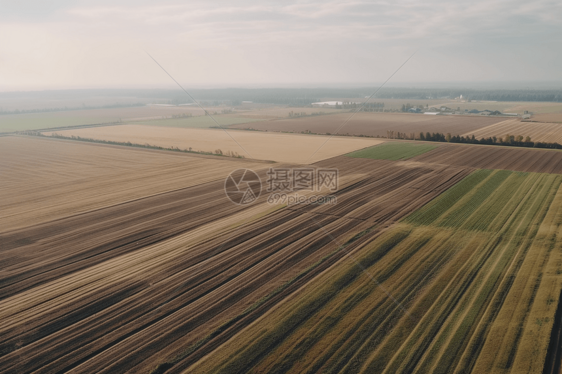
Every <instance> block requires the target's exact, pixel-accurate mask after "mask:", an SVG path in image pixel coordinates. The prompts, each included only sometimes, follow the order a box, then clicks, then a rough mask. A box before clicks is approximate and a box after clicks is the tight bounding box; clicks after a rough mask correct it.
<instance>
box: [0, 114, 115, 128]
mask: <svg viewBox="0 0 562 374" xmlns="http://www.w3.org/2000/svg"><path fill="white" fill-rule="evenodd" d="M59 113H60V112H53V113H33V114H17V115H3V116H0V132H12V131H25V130H40V129H49V128H54V127H67V126H80V125H93V124H102V123H113V122H116V121H119V118H116V117H103V116H100V117H83V116H69V115H66V116H60V115H58V114H59ZM63 113H64V114H67V113H68V112H63Z"/></svg>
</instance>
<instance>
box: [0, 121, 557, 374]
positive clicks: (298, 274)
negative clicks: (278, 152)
mask: <svg viewBox="0 0 562 374" xmlns="http://www.w3.org/2000/svg"><path fill="white" fill-rule="evenodd" d="M139 127H142V126H139ZM180 130H183V129H180ZM248 134H250V135H253V134H254V133H248ZM258 135H261V136H264V137H267V136H270V135H271V134H258ZM287 136H289V135H287ZM297 138H303V139H309V138H310V139H322V137H320V136H304V135H302V136H291V139H297ZM167 139H171V138H167ZM254 139H262V138H254ZM275 139H281V138H277V137H275ZM344 140H347V139H344ZM349 140H354V139H349ZM417 143H418V142H411V143H403V144H414V145H418V144H417ZM271 144H273V143H269V144H258V145H259V146H260V147H263V148H267V147H268V146H269V147H270V148H271V147H272V145H271ZM399 144H401V142H393V143H392V145H393V146H392V147H390V148H388V147H385V148H383V150H385V152H384V154H382V155H375V156H376V157H373V158H393V159H404V158H406V157H402V156H401V153H400V152H402V151H404V150H405V151H407V154H408V157H409V156H414V155H415V154H417V156H415V157H412V158H409V159H407V160H406V161H392V160H385V159H365V158H354V157H348V156H342V155H340V156H337V157H332V158H327V159H324V160H321V161H319V162H316V163H315V164H313V165H311V167H312V168H337V169H338V170H339V189H338V191H337V192H335V193H334V195H335V197H336V198H337V203H336V204H323V205H317V204H303V205H290V206H285V205H280V204H277V205H273V204H269V203H267V198H268V194H267V193H263V194H262V195H261V196H260V197H259V199H258V200H257V201H256V202H254V203H253V204H250V205H242V206H241V205H235V204H233V203H232V202H230V201H229V200H228V199H227V197H226V195H225V190H224V188H225V178H226V177H227V175H228V174H229V173H230V172H231V171H234V170H236V169H240V168H251V169H253V170H254V171H256V172H257V174H258V175H259V177H260V178H261V180H262V181H265V180H266V179H267V173H268V169H269V168H270V167H272V166H273V167H291V166H292V164H273V163H264V162H258V161H251V160H243V159H234V158H226V157H214V156H196V155H191V154H183V153H173V152H166V151H152V150H141V149H135V148H131V147H116V146H105V145H99V144H93V143H85V142H79V141H66V140H54V139H44V138H34V137H6V138H0V155H1V156H2V157H1V158H0V171H1V181H0V183H1V184H0V198H1V199H0V204H4V205H3V206H2V209H1V210H0V211H1V212H2V217H1V218H0V219H1V225H0V256H1V258H0V259H1V261H0V320H1V321H2V323H1V324H0V372H2V373H27V372H39V373H51V372H72V373H121V372H128V373H138V372H141V373H150V372H152V373H164V372H165V373H167V374H170V373H197V372H201V373H247V372H267V373H317V372H329V373H336V372H337V373H398V372H399V373H402V372H404V373H428V372H431V373H502V374H503V373H521V372H526V373H535V372H544V373H548V374H551V373H553V372H554V368H558V367H560V365H561V363H560V354H559V347H560V341H561V338H560V336H561V334H560V326H561V325H562V320H561V318H562V312H561V310H562V300H561V295H562V293H561V292H560V290H561V289H562V243H561V242H560V240H558V238H559V237H560V236H561V235H562V175H557V174H562V152H557V151H547V150H534V149H524V148H509V147H496V146H476V145H451V144H439V146H438V147H437V148H436V149H432V150H429V151H427V152H426V153H423V154H420V152H417V151H419V150H417V151H416V152H414V150H413V149H412V147H411V146H410V147H405V148H403V149H402V150H401V149H400V148H399V147H398V146H399ZM419 144H420V145H422V146H423V145H424V144H426V145H430V146H433V145H437V143H421V142H420V143H419ZM396 147H398V148H396ZM423 150H424V151H425V150H427V149H425V148H424V149H423ZM331 152H334V153H332V154H337V152H335V151H334V150H332V151H331ZM307 155H308V153H307ZM301 156H302V155H301ZM369 156H373V154H372V152H371V151H369ZM295 157H296V156H295ZM301 159H302V158H301ZM477 169H480V170H477ZM492 169H507V170H492ZM510 170H515V171H510ZM528 171H538V172H539V173H535V172H528ZM547 173H551V174H547Z"/></svg>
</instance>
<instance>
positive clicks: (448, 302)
mask: <svg viewBox="0 0 562 374" xmlns="http://www.w3.org/2000/svg"><path fill="white" fill-rule="evenodd" d="M561 182H562V177H561V176H558V175H547V174H533V173H517V172H509V171H491V170H481V171H477V172H475V173H473V174H471V175H470V176H469V177H467V178H465V179H464V180H463V181H462V182H461V183H459V184H457V185H456V186H454V187H452V188H451V189H449V190H448V191H447V192H445V193H443V194H442V195H441V196H440V197H439V198H437V199H435V200H434V201H433V202H432V203H430V204H428V205H426V206H425V207H424V208H422V209H421V210H419V211H417V212H415V213H414V214H412V215H410V216H409V217H408V218H406V219H405V220H404V221H403V222H402V223H401V224H398V225H395V226H393V227H392V228H391V229H390V230H388V231H386V232H385V233H384V234H382V235H380V236H378V237H376V238H373V239H374V240H372V241H368V242H362V244H361V245H359V246H357V247H354V251H353V252H352V253H351V254H350V255H349V256H347V257H345V258H343V259H342V260H341V261H340V263H339V264H337V266H334V267H333V268H331V269H330V271H328V272H326V273H325V274H322V275H321V276H319V277H318V278H317V279H315V280H314V281H313V282H311V283H310V284H309V285H308V286H307V287H306V288H302V289H301V290H299V292H298V293H297V294H295V295H294V296H293V297H292V298H291V300H290V301H289V302H287V303H284V304H280V305H279V306H277V307H275V308H274V309H273V310H272V311H271V313H269V314H268V315H266V316H265V317H264V318H263V319H261V320H259V321H258V322H257V323H255V324H254V325H252V326H249V327H248V328H247V329H246V330H245V331H244V332H243V333H241V334H239V335H238V336H236V337H235V338H233V339H232V340H230V341H229V342H228V343H227V344H225V345H223V346H222V347H220V348H219V349H217V350H216V351H215V352H213V354H211V355H210V356H207V357H206V358H205V359H204V360H202V361H200V362H199V363H197V364H196V365H192V366H189V365H188V364H187V363H185V364H184V363H182V362H180V363H178V364H177V366H176V367H173V368H172V370H171V371H170V373H176V372H180V370H186V371H185V372H190V373H219V372H220V373H246V372H264V373H265V372H267V373H318V372H329V373H469V372H470V373H521V372H525V373H541V372H543V367H544V365H545V357H546V356H547V350H548V347H549V338H550V335H551V334H550V331H551V329H552V326H553V324H554V323H553V322H554V317H555V315H556V309H557V305H558V303H559V294H560V288H561V287H562V276H560V271H561V270H560V269H561V264H562V243H560V242H559V241H557V239H556V238H557V237H558V235H560V226H561V225H562V192H561V190H560V185H561Z"/></svg>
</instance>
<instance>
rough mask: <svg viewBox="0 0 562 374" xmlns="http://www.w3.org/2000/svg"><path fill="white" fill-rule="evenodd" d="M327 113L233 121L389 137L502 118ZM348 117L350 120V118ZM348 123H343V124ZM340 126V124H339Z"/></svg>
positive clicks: (455, 131) (460, 128) (456, 131)
mask: <svg viewBox="0 0 562 374" xmlns="http://www.w3.org/2000/svg"><path fill="white" fill-rule="evenodd" d="M350 116H351V113H340V114H330V115H324V116H312V117H301V118H293V119H279V120H272V121H264V122H253V123H247V124H240V125H232V126H230V127H232V128H239V129H255V130H261V131H282V132H295V133H301V132H312V133H317V134H335V133H336V132H337V134H341V135H346V134H347V135H366V136H376V137H386V136H387V135H388V134H387V131H389V130H390V131H395V132H401V133H406V134H410V133H415V134H416V135H417V134H419V133H420V132H424V133H425V132H440V133H444V134H445V133H451V134H452V135H460V134H464V133H466V132H469V131H475V130H478V129H480V128H482V127H486V126H489V125H492V124H494V123H497V122H500V121H502V119H501V118H493V117H483V116H482V117H479V116H432V115H424V114H409V113H367V112H358V113H357V114H355V115H354V116H353V117H352V118H351V119H349V118H350ZM348 119H349V121H348ZM343 123H345V126H344V127H341V125H342V124H343ZM340 127H341V128H340Z"/></svg>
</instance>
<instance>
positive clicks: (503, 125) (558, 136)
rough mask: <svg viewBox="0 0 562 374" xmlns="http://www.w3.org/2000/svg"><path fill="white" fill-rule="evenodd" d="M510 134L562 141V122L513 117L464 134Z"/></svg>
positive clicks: (541, 140) (484, 136)
mask: <svg viewBox="0 0 562 374" xmlns="http://www.w3.org/2000/svg"><path fill="white" fill-rule="evenodd" d="M508 134H509V135H513V136H518V135H521V136H523V138H526V137H527V136H529V137H530V138H531V141H533V142H545V143H562V123H545V122H523V121H520V120H519V119H511V120H507V121H502V122H499V123H496V124H493V125H491V126H487V127H483V128H481V129H478V130H475V131H471V132H467V133H466V134H463V135H465V136H472V135H474V136H475V137H476V138H477V139H482V138H491V137H494V136H495V137H496V138H498V139H500V138H501V139H503V138H504V137H505V136H506V135H508Z"/></svg>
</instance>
